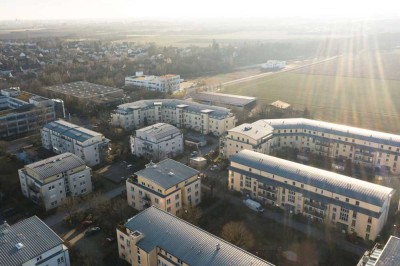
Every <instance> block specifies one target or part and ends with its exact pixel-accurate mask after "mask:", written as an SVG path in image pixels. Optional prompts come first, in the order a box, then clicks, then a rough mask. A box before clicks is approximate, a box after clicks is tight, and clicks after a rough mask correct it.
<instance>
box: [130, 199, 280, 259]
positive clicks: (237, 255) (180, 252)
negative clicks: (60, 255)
mask: <svg viewBox="0 0 400 266" xmlns="http://www.w3.org/2000/svg"><path fill="white" fill-rule="evenodd" d="M125 227H126V228H127V229H129V230H130V231H132V232H135V231H137V233H138V232H139V233H140V234H142V235H143V238H142V239H140V240H139V242H138V243H137V244H136V245H137V246H138V247H139V248H141V249H143V250H145V251H146V252H150V251H152V250H154V249H155V248H157V247H158V248H161V249H163V250H165V251H167V252H168V253H170V254H172V255H173V256H175V257H177V258H179V259H180V260H182V261H183V262H184V263H186V264H188V265H191V266H203V265H209V266H214V265H215V266H229V265H230V266H232V265H241V266H261V265H272V264H271V263H269V262H267V261H265V260H262V259H261V258H258V257H256V256H255V255H253V254H251V253H249V252H247V251H245V250H243V249H241V248H239V247H237V246H235V245H232V244H231V243H229V242H227V241H225V240H223V239H221V238H219V237H216V236H214V235H212V234H210V233H208V232H206V231H204V230H202V229H201V228H199V227H196V226H194V225H192V224H190V223H188V222H186V221H184V220H182V219H180V218H178V217H176V216H174V215H172V214H170V213H167V212H165V211H162V210H160V209H158V208H156V207H154V206H152V207H150V208H147V209H146V210H144V211H142V212H140V213H139V214H137V215H136V216H134V217H132V218H131V219H130V220H129V221H128V222H127V223H126V224H125ZM217 247H219V248H217Z"/></svg>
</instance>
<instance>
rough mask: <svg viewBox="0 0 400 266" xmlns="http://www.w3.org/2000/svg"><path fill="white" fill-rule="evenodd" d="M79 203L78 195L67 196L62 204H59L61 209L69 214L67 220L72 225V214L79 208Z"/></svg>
mask: <svg viewBox="0 0 400 266" xmlns="http://www.w3.org/2000/svg"><path fill="white" fill-rule="evenodd" d="M78 207H79V204H78V199H77V198H76V197H72V196H71V197H66V198H65V199H64V200H63V201H62V203H61V205H60V206H59V208H60V210H61V211H64V212H65V213H66V214H67V216H66V222H67V224H69V225H72V224H73V222H72V220H73V219H72V216H73V214H74V213H75V212H76V211H77V210H78Z"/></svg>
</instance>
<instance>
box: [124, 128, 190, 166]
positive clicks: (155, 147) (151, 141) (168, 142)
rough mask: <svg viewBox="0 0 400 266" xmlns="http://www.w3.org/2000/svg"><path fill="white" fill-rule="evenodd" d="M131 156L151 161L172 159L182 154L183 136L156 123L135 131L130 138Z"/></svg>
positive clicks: (176, 130) (179, 132) (173, 129)
mask: <svg viewBox="0 0 400 266" xmlns="http://www.w3.org/2000/svg"><path fill="white" fill-rule="evenodd" d="M130 144H131V151H132V154H133V155H136V156H139V157H141V156H143V157H146V158H148V159H150V160H152V161H160V160H163V159H166V158H173V157H175V156H177V155H179V154H182V153H183V147H184V146H183V134H182V133H181V131H180V130H179V129H178V128H176V127H174V126H172V125H170V124H165V123H157V124H154V125H151V126H148V127H145V128H141V129H137V130H136V135H134V136H131V137H130Z"/></svg>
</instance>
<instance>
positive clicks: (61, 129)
mask: <svg viewBox="0 0 400 266" xmlns="http://www.w3.org/2000/svg"><path fill="white" fill-rule="evenodd" d="M43 128H47V129H49V130H52V131H55V132H57V133H60V134H62V135H64V136H67V137H70V138H72V139H76V140H78V141H80V142H84V141H86V140H89V139H91V138H93V137H96V136H102V134H101V133H98V132H95V131H92V130H90V129H87V128H84V127H81V126H78V125H75V124H72V123H69V122H67V121H65V120H61V119H59V120H57V121H53V122H50V123H48V124H46V125H44V126H43Z"/></svg>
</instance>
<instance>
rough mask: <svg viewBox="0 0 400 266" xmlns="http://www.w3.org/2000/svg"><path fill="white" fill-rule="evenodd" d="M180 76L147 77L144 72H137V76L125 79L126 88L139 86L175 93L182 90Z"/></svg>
mask: <svg viewBox="0 0 400 266" xmlns="http://www.w3.org/2000/svg"><path fill="white" fill-rule="evenodd" d="M180 83H181V77H180V76H179V75H171V74H168V75H163V76H147V75H143V72H136V75H135V76H131V77H126V78H125V86H129V85H131V86H138V87H143V88H146V89H148V90H155V91H161V92H175V91H178V90H179V89H180Z"/></svg>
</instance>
